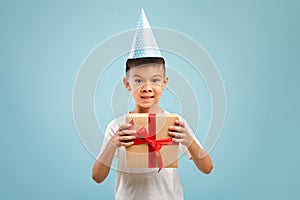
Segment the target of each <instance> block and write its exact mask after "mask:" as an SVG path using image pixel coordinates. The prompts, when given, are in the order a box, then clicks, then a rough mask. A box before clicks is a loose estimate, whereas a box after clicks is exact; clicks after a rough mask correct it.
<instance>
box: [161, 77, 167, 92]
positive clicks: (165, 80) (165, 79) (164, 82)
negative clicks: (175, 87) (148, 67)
mask: <svg viewBox="0 0 300 200" xmlns="http://www.w3.org/2000/svg"><path fill="white" fill-rule="evenodd" d="M168 81H169V77H167V76H165V78H164V81H163V86H162V89H163V90H164V89H166V88H167V85H168Z"/></svg>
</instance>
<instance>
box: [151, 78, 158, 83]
mask: <svg viewBox="0 0 300 200" xmlns="http://www.w3.org/2000/svg"><path fill="white" fill-rule="evenodd" d="M152 82H153V83H159V82H160V79H158V78H156V79H153V80H152Z"/></svg>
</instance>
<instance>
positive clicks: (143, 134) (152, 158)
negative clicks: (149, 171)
mask: <svg viewBox="0 0 300 200" xmlns="http://www.w3.org/2000/svg"><path fill="white" fill-rule="evenodd" d="M130 124H131V125H132V126H133V125H134V121H133V119H132V120H131V121H130ZM148 125H149V126H148V130H149V133H148V132H147V130H146V128H145V127H142V128H140V129H139V130H137V131H136V134H135V136H136V137H137V138H136V139H134V140H133V142H134V144H135V145H139V144H148V147H149V148H148V153H149V155H148V167H149V168H155V167H156V159H157V161H158V166H159V169H158V172H160V170H161V169H162V168H163V160H162V157H161V154H160V151H159V150H160V149H161V148H162V145H172V144H177V143H174V142H173V141H172V138H165V139H158V140H157V139H156V114H155V113H151V114H149V116H148ZM132 126H131V127H132ZM153 153H155V154H153Z"/></svg>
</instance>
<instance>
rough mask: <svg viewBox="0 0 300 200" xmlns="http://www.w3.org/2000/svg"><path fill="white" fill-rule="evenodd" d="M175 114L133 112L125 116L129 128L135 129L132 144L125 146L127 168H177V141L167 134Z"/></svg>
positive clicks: (173, 121)
mask: <svg viewBox="0 0 300 200" xmlns="http://www.w3.org/2000/svg"><path fill="white" fill-rule="evenodd" d="M177 119H178V115H177V114H155V113H149V114H148V113H145V114H144V113H138V114H136V113H134V114H128V115H127V116H126V123H131V124H132V127H131V128H130V129H134V130H137V134H136V135H137V139H135V140H134V145H132V146H130V147H127V148H126V167H127V168H159V171H160V169H161V168H177V167H178V143H174V142H172V138H171V137H170V136H169V135H168V132H169V126H174V125H175V120H177Z"/></svg>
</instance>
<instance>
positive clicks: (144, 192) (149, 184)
mask: <svg viewBox="0 0 300 200" xmlns="http://www.w3.org/2000/svg"><path fill="white" fill-rule="evenodd" d="M179 119H180V120H182V121H183V122H184V124H185V127H186V129H187V130H188V132H189V133H190V134H191V135H193V136H194V132H193V131H192V130H191V128H190V126H189V125H188V123H187V122H186V120H184V119H183V118H181V117H179ZM125 121H126V115H123V116H121V117H119V118H117V119H114V120H113V121H111V122H110V123H109V124H108V127H107V129H106V131H105V136H104V140H103V144H102V147H101V151H100V153H99V156H100V155H101V153H102V151H103V150H104V148H105V147H106V145H107V143H108V142H109V140H110V138H111V137H112V136H113V135H114V134H115V133H116V132H117V131H118V129H119V127H120V125H122V124H125ZM194 139H195V141H196V142H197V143H198V144H199V145H200V143H199V141H198V140H197V139H196V138H195V137H194ZM179 150H180V155H181V154H182V153H184V154H185V155H186V156H187V157H188V158H189V159H190V158H191V155H190V153H189V151H188V150H187V148H186V147H185V146H184V145H182V144H179ZM114 156H115V158H118V167H117V168H118V169H117V170H118V171H117V178H116V190H115V199H116V200H135V199H137V200H156V199H160V200H179V199H183V190H182V186H181V183H180V178H179V176H178V173H177V169H176V168H163V169H162V170H161V171H160V172H159V173H158V169H157V168H156V169H153V168H152V169H135V168H126V167H125V147H120V148H118V149H117V150H116V153H115V155H114Z"/></svg>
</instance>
